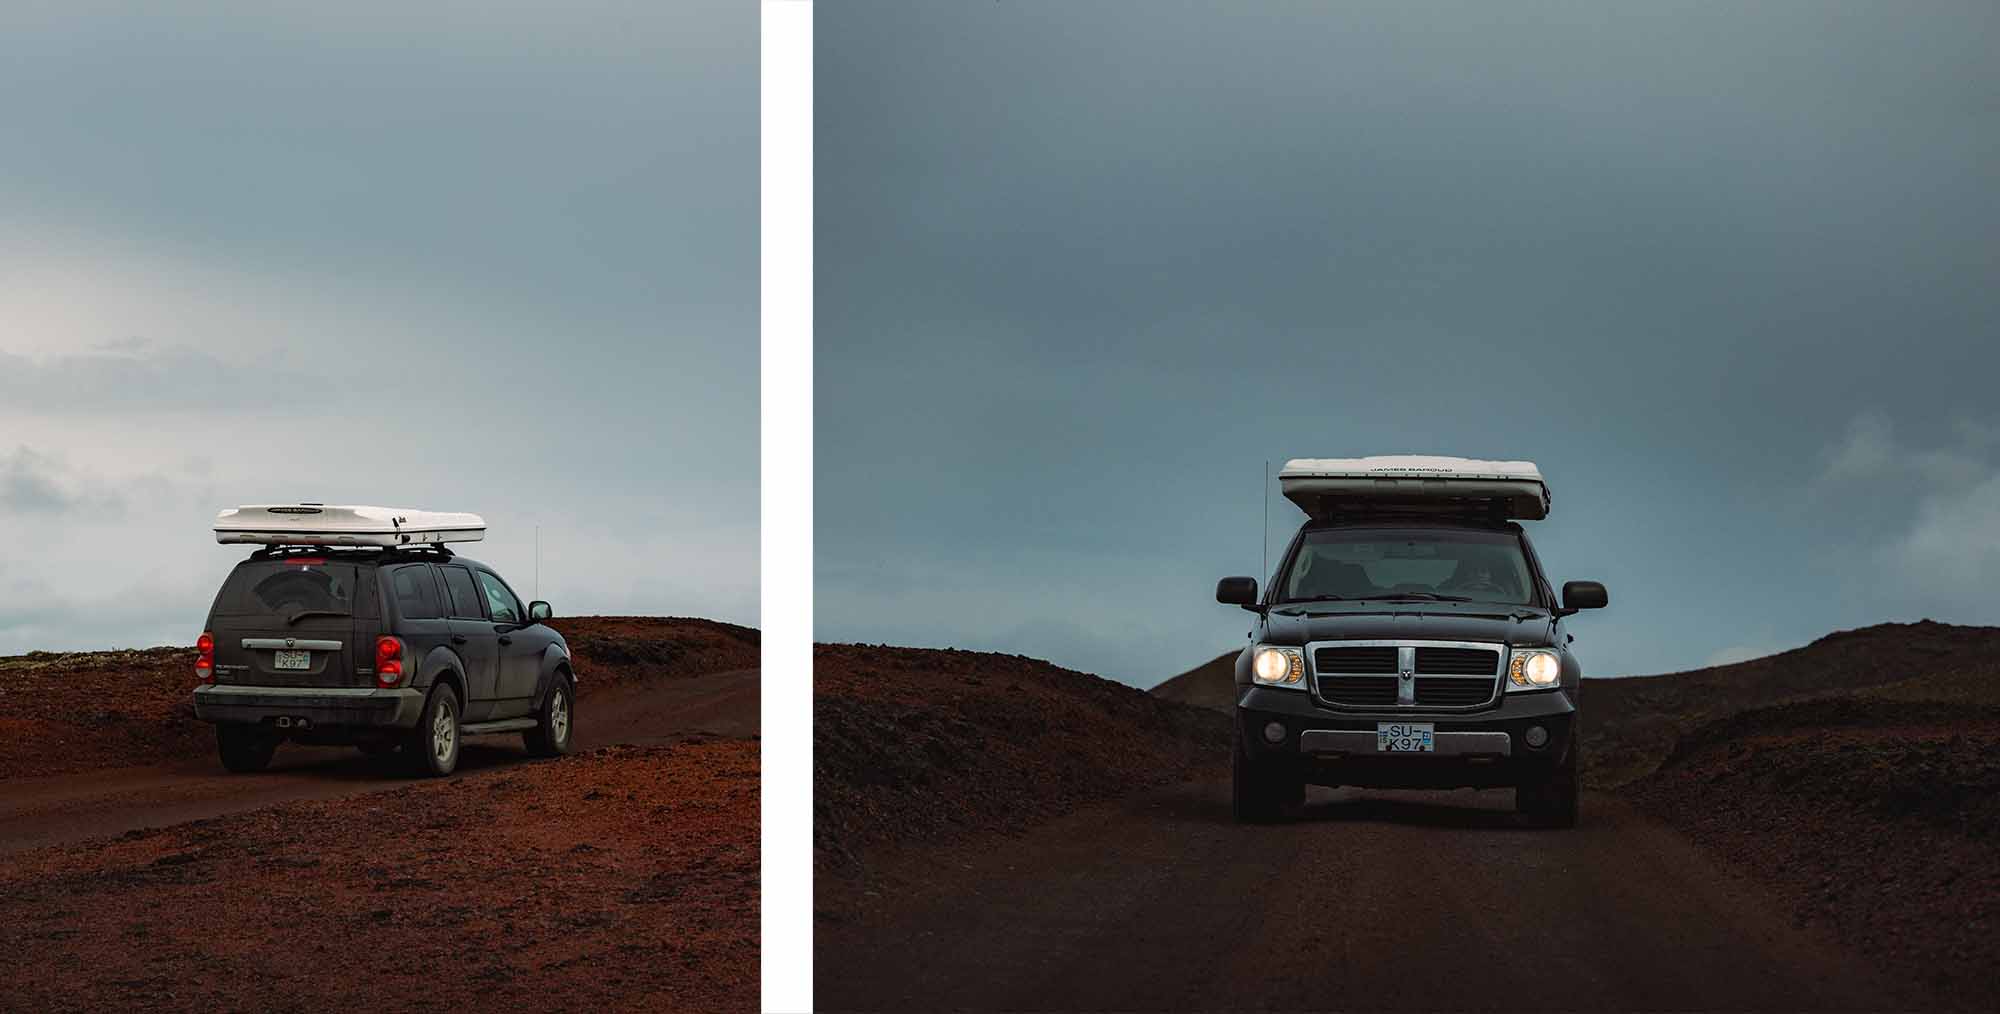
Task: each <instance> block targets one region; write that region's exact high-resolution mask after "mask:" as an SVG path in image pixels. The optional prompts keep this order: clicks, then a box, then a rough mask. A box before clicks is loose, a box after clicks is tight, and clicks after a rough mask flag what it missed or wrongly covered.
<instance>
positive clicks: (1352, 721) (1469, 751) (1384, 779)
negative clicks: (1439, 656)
mask: <svg viewBox="0 0 2000 1014" xmlns="http://www.w3.org/2000/svg"><path fill="white" fill-rule="evenodd" d="M1236 720H1237V722H1238V723H1240V725H1241V731H1242V741H1243V743H1244V745H1245V748H1246V749H1247V750H1248V752H1249V753H1250V754H1251V755H1252V756H1254V757H1256V758H1257V759H1258V760H1260V761H1262V762H1265V763H1267V764H1270V765H1275V766H1278V767H1282V768H1284V769H1286V770H1287V771H1289V772H1291V773H1294V774H1296V775H1298V776H1299V777H1302V778H1303V779H1304V780H1306V781H1308V782H1312V783H1314V784H1319V785H1360V786H1367V787H1371V788H1432V789H1446V788H1458V787H1461V786H1470V787H1473V788H1492V787H1497V786H1506V785H1519V784H1521V783H1523V782H1527V781H1533V780H1536V779H1539V778H1542V777H1546V776H1547V775H1549V774H1551V773H1553V772H1554V771H1555V769H1556V768H1557V766H1558V765H1560V764H1561V763H1562V761H1563V760H1564V759H1565V758H1567V757H1568V755H1569V753H1570V751H1571V750H1573V749H1574V748H1575V738H1576V728H1577V725H1576V701H1575V696H1574V692H1573V691H1570V690H1567V689H1557V690H1539V691H1534V692H1532V693H1518V692H1517V693H1506V694H1502V695H1501V698H1500V703H1499V705H1498V706H1496V707H1493V708H1490V709H1488V710H1485V711H1480V712H1474V713H1470V714H1468V713H1465V712H1450V711H1425V710H1423V709H1421V708H1395V709H1382V710H1378V711H1336V710H1334V709H1331V708H1325V707H1321V706H1319V705H1318V704H1316V703H1314V701H1313V699H1312V697H1311V695H1309V694H1305V693H1302V692H1300V691H1297V690H1278V689H1274V688H1271V687H1251V688H1249V689H1247V690H1244V691H1242V693H1241V696H1240V697H1239V698H1238V699H1237V704H1236ZM1274 722H1275V723H1277V724H1279V725H1281V726H1283V728H1284V730H1285V735H1284V737H1283V738H1282V739H1281V740H1279V741H1278V742H1276V743H1272V742H1270V741H1269V740H1267V739H1266V738H1265V731H1266V728H1267V727H1268V726H1270V725H1271V724H1272V723H1274ZM1378 722H1429V723H1431V725H1432V727H1433V729H1434V730H1435V732H1434V742H1435V745H1436V751H1435V752H1433V753H1397V754H1383V753H1377V752H1376V750H1375V726H1376V724H1377V723H1378ZM1533 726H1540V727H1541V728H1542V729H1543V730H1544V731H1545V732H1547V733H1548V738H1547V740H1546V741H1545V742H1543V744H1542V745H1541V746H1539V747H1534V746H1530V745H1528V740H1527V732H1528V729H1529V728H1531V727H1533Z"/></svg>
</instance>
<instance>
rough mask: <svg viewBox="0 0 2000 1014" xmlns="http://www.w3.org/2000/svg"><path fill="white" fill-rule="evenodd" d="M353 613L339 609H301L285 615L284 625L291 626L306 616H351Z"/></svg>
mask: <svg viewBox="0 0 2000 1014" xmlns="http://www.w3.org/2000/svg"><path fill="white" fill-rule="evenodd" d="M353 615H354V614H353V613H350V612H346V611H344V610H340V609H301V610H299V611H298V612H296V613H293V614H291V615H290V616H287V617H285V626H287V627H289V626H293V625H295V624H297V623H298V622H299V621H300V620H302V619H305V618H306V617H308V616H353Z"/></svg>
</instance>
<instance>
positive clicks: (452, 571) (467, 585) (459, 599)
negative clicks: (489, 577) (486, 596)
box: [438, 567, 486, 619]
mask: <svg viewBox="0 0 2000 1014" xmlns="http://www.w3.org/2000/svg"><path fill="white" fill-rule="evenodd" d="M438 569H439V570H440V571H442V572H443V573H444V586H445V588H446V589H448V590H449V591H450V592H451V614H452V615H453V616H463V617H467V618H478V619H485V618H486V614H485V613H483V612H481V611H480V610H479V589H478V588H476V587H474V586H473V584H472V573H471V572H470V571H468V570H466V569H465V568H464V567H439V568H438Z"/></svg>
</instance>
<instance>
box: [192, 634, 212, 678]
mask: <svg viewBox="0 0 2000 1014" xmlns="http://www.w3.org/2000/svg"><path fill="white" fill-rule="evenodd" d="M194 650H195V660H194V678H195V679H198V680H200V681H202V682H203V683H213V682H215V635H214V634H210V633H207V632H206V631H204V632H203V633H202V635H201V636H200V637H197V638H195V639H194Z"/></svg>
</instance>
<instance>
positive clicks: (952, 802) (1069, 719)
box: [813, 644, 1230, 875]
mask: <svg viewBox="0 0 2000 1014" xmlns="http://www.w3.org/2000/svg"><path fill="white" fill-rule="evenodd" d="M1229 742H1230V740H1229V722H1228V720H1227V719H1226V718H1224V717H1223V716H1221V715H1218V714H1216V713H1214V712H1212V711H1204V710H1201V709H1197V708H1190V707H1187V706H1185V705H1181V704H1177V703H1173V702H1170V701H1163V700H1160V699H1159V698H1156V697H1152V696H1149V695H1148V694H1146V693H1145V692H1143V691H1140V690H1136V689H1134V688H1132V687H1129V686H1126V685H1124V684H1122V683H1115V682H1112V681H1111V680H1106V679H1102V678H1100V677H1097V676H1092V675H1089V674H1087V673H1080V672H1076V671H1073V670H1070V669H1063V668H1060V667H1058V666H1054V665H1051V664H1049V663H1047V662H1042V661H1038V660H1036V659H1031V658H1023V657H1021V656H1018V655H997V654H990V653H985V652H972V651H955V650H934V649H927V648H891V647H873V646H867V645H850V644H834V645H819V646H817V647H816V648H815V650H814V669H813V768H814V769H813V810H814V822H813V837H814V846H815V863H816V865H817V866H818V867H819V868H820V869H821V870H822V871H823V872H830V873H834V874H836V875H846V874H849V873H853V872H855V870H856V867H857V866H858V864H860V863H861V862H862V861H863V860H864V859H866V858H868V857H869V856H870V855H872V854H873V853H875V852H878V851H881V850H884V849H889V850H893V849H896V848H899V847H910V846H932V845H937V844H941V843H946V842H952V841H960V840H964V839H967V838H970V837H973V836H975V835H978V834H982V833H996V832H997V833H1005V832H1011V831H1018V830H1020V829H1022V828H1025V827H1027V826H1029V825H1031V824H1034V823H1037V822H1040V821H1043V820H1046V819H1048V818H1050V817H1053V816H1056V815H1059V814H1063V813H1067V812H1069V811H1070V810H1072V809H1074V808H1076V807H1078V806H1080V805H1082V804H1085V803H1089V802H1095V801H1098V800H1103V799H1109V798H1112V797H1116V796H1122V795H1125V794H1127V793H1130V792H1133V791H1135V790H1137V789H1141V788H1145V787H1147V786H1152V785H1160V784H1164V783H1168V782H1178V781H1183V780H1186V779H1188V778H1193V777H1199V776H1205V775H1210V774H1213V773H1215V772H1217V771H1222V770H1227V765H1228V762H1229Z"/></svg>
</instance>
